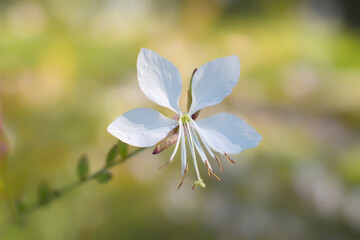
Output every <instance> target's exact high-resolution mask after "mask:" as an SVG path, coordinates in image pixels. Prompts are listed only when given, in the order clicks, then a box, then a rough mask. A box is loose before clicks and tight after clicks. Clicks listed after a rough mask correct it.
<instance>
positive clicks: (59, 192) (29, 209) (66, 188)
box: [1, 148, 145, 233]
mask: <svg viewBox="0 0 360 240" xmlns="http://www.w3.org/2000/svg"><path fill="white" fill-rule="evenodd" d="M144 149H145V148H139V149H137V150H136V151H134V152H132V153H130V154H128V155H127V156H126V158H122V159H118V160H116V161H114V162H112V163H111V164H110V165H108V166H105V167H103V168H101V169H100V170H98V171H97V172H95V173H93V174H92V175H90V176H89V177H88V178H86V179H84V180H82V181H76V182H73V183H70V184H68V185H66V186H64V187H63V188H61V189H59V190H57V191H56V194H57V198H53V199H52V200H53V201H54V200H56V199H59V198H61V197H62V196H64V195H65V194H67V193H69V192H71V191H73V190H75V189H77V188H78V187H80V186H81V185H83V184H84V183H87V182H89V181H91V180H93V179H95V178H96V177H98V176H99V175H100V174H102V173H103V172H105V171H107V170H108V169H110V168H112V167H115V166H116V165H118V164H120V163H123V162H125V161H126V160H127V159H128V158H130V157H132V156H134V155H136V154H137V153H139V152H141V151H142V150H144ZM53 201H51V202H53ZM51 202H49V203H51ZM49 203H48V204H49ZM48 204H42V203H39V202H34V203H32V204H30V205H28V206H27V208H26V209H25V210H24V211H22V212H18V215H17V217H15V218H13V219H12V220H10V221H9V222H8V223H7V224H4V225H3V226H2V228H1V229H4V231H2V233H4V232H5V231H7V230H8V229H10V228H11V227H12V226H13V225H15V224H16V223H18V222H19V220H20V219H19V217H20V216H21V215H23V216H24V215H28V214H30V213H33V212H35V211H37V210H38V209H41V208H42V207H44V206H46V205H48Z"/></svg>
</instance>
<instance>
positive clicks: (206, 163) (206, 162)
mask: <svg viewBox="0 0 360 240" xmlns="http://www.w3.org/2000/svg"><path fill="white" fill-rule="evenodd" d="M205 165H206V167H207V170H208V175H209V177H210V172H211V170H210V168H209V165H208V161H207V160H205Z"/></svg>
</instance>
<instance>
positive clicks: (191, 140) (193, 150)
mask: <svg viewBox="0 0 360 240" xmlns="http://www.w3.org/2000/svg"><path fill="white" fill-rule="evenodd" d="M184 127H186V130H187V133H188V134H187V135H186V136H187V139H188V142H189V145H190V146H191V147H190V150H191V154H192V157H193V160H194V166H195V171H196V174H197V178H198V180H200V179H201V177H200V173H199V169H198V166H197V162H196V156H195V148H194V141H193V138H192V135H191V132H190V127H189V124H188V123H186V125H185V126H184Z"/></svg>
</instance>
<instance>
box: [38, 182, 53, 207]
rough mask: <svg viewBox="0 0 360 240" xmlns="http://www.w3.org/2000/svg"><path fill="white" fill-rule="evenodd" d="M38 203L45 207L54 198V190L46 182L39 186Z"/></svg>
mask: <svg viewBox="0 0 360 240" xmlns="http://www.w3.org/2000/svg"><path fill="white" fill-rule="evenodd" d="M37 195H38V201H39V203H40V204H42V205H44V204H47V203H48V202H50V201H51V199H52V197H53V193H52V190H51V188H50V186H49V184H47V183H46V182H42V183H40V184H39V186H38V192H37Z"/></svg>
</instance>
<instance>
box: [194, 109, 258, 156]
mask: <svg viewBox="0 0 360 240" xmlns="http://www.w3.org/2000/svg"><path fill="white" fill-rule="evenodd" d="M196 125H197V126H196ZM196 125H195V127H196V128H197V129H196V130H197V131H198V132H200V135H201V136H202V137H204V138H205V139H204V140H205V141H206V143H207V144H208V145H209V146H210V148H212V149H213V150H214V151H216V152H219V153H222V154H224V153H229V154H233V153H240V152H242V151H243V150H245V149H249V148H253V147H256V146H257V145H258V144H259V143H260V141H261V140H262V136H261V135H260V134H259V133H258V132H257V131H256V130H255V129H254V128H253V127H252V126H250V125H249V124H247V123H246V122H245V121H244V120H242V119H240V118H238V117H237V116H235V115H232V114H230V113H219V114H216V115H213V116H211V117H208V118H205V119H203V120H200V121H198V122H196Z"/></svg>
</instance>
